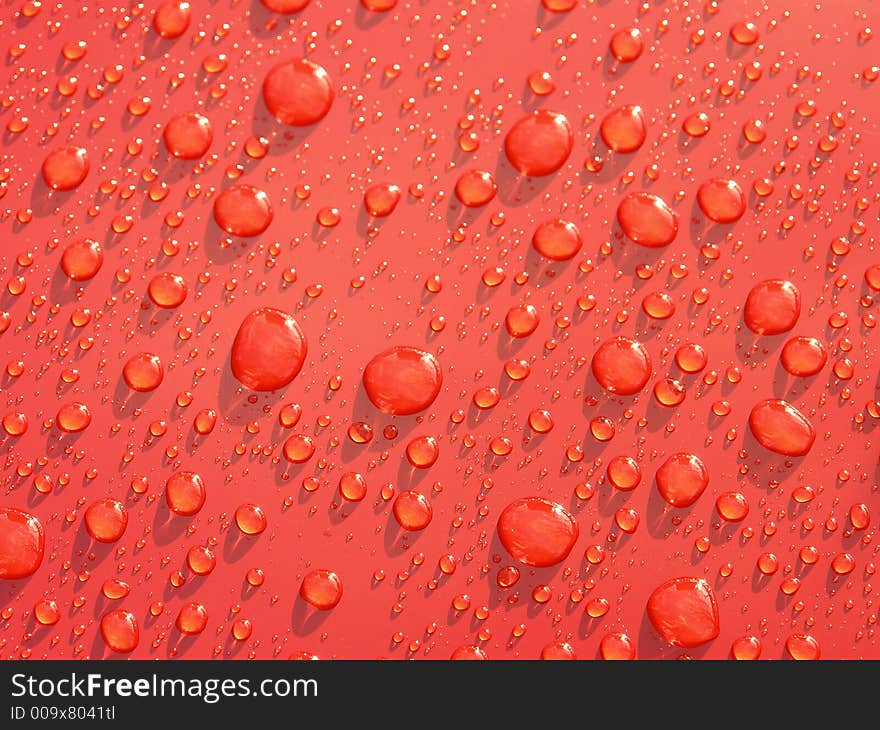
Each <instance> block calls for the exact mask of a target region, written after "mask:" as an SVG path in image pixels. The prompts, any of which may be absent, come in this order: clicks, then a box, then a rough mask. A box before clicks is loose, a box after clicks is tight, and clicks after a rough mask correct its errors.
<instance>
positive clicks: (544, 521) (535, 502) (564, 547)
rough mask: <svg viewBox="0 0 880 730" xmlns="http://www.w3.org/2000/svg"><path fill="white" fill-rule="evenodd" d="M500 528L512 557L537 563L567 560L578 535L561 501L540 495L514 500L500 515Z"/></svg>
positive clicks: (545, 563)
mask: <svg viewBox="0 0 880 730" xmlns="http://www.w3.org/2000/svg"><path fill="white" fill-rule="evenodd" d="M497 529H498V539H499V540H500V541H501V544H502V545H503V546H504V549H505V550H507V552H508V553H510V555H511V557H513V558H514V559H515V560H518V561H519V562H520V563H523V564H525V565H532V566H536V567H546V566H549V565H556V564H557V563H560V562H562V561H563V560H565V558H567V557H568V554H569V553H570V552H571V549H572V548H573V547H574V544H575V542H576V541H577V537H578V525H577V522H576V521H575V519H574V517H572V515H571V514H570V513H569V512H568V511H567V510H566V509H565V508H564V507H563V506H562V505H560V504H557V503H556V502H550V501H549V500H546V499H541V498H540V497H526V498H524V499H518V500H516V501H514V502H511V503H510V504H509V505H508V506H507V507H505V508H504V511H503V512H502V513H501V516H500V517H499V518H498V526H497Z"/></svg>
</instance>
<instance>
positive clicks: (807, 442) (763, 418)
mask: <svg viewBox="0 0 880 730" xmlns="http://www.w3.org/2000/svg"><path fill="white" fill-rule="evenodd" d="M749 429H750V430H751V432H752V435H753V436H754V437H755V439H757V441H758V443H759V444H761V446H763V447H764V448H766V449H769V450H770V451H775V452H776V453H777V454H784V455H785V456H803V455H804V454H806V453H807V452H808V451H809V450H810V449H811V448H812V446H813V441H814V440H815V438H816V432H815V431H814V430H813V426H812V424H811V423H810V422H809V421H808V420H807V417H806V416H804V414H803V413H801V412H800V411H799V410H798V409H797V408H795V407H794V406H793V405H791V404H790V403H787V402H786V401H784V400H777V399H768V400H764V401H761V402H760V403H758V404H757V405H756V406H755V407H754V408H752V411H751V413H750V414H749Z"/></svg>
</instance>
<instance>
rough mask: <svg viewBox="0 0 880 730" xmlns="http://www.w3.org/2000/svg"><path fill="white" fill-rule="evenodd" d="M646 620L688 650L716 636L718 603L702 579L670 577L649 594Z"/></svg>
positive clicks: (670, 641)
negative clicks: (670, 578)
mask: <svg viewBox="0 0 880 730" xmlns="http://www.w3.org/2000/svg"><path fill="white" fill-rule="evenodd" d="M647 612H648V619H649V620H650V621H651V624H652V625H653V626H654V628H655V629H656V630H657V633H659V634H660V635H661V636H662V637H663V638H664V639H666V641H668V642H669V643H670V644H672V645H674V646H680V647H682V648H685V649H689V648H692V647H695V646H700V645H701V644H705V643H707V642H709V641H712V640H713V639H714V638H715V637H717V636H718V632H719V630H720V627H719V624H718V604H717V603H716V601H715V594H714V593H713V592H712V589H711V588H710V587H709V584H708V583H707V582H706V581H705V580H703V579H702V578H673V579H672V580H669V581H667V582H666V583H663V584H662V585H661V586H659V587H658V588H657V589H655V590H654V592H653V593H652V594H651V597H650V598H649V599H648V605H647Z"/></svg>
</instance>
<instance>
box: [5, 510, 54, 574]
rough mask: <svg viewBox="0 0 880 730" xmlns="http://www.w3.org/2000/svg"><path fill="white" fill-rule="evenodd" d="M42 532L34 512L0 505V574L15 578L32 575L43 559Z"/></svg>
mask: <svg viewBox="0 0 880 730" xmlns="http://www.w3.org/2000/svg"><path fill="white" fill-rule="evenodd" d="M44 545H45V534H44V532H43V525H42V524H41V523H40V520H39V519H37V517H36V516H35V515H32V514H30V513H29V512H24V511H23V510H19V509H15V508H14V507H0V578H2V579H6V580H16V579H20V578H27V577H28V576H30V575H33V574H34V573H35V572H36V571H37V568H39V567H40V564H41V563H42V562H43V549H44Z"/></svg>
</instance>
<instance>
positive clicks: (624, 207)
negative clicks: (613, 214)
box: [617, 192, 678, 248]
mask: <svg viewBox="0 0 880 730" xmlns="http://www.w3.org/2000/svg"><path fill="white" fill-rule="evenodd" d="M617 222H618V223H619V224H620V228H621V230H623V232H624V234H625V235H626V237H627V238H629V239H630V240H631V241H633V242H634V243H637V244H639V245H640V246H647V247H649V248H659V247H662V246H668V245H669V244H670V243H672V241H673V240H674V239H675V236H676V235H677V234H678V216H677V215H676V214H675V212H673V210H672V208H670V207H669V206H668V205H667V204H666V202H665V201H664V200H663V199H662V198H660V197H659V196H657V195H654V194H653V193H644V192H639V193H629V194H627V195H626V196H625V197H624V198H623V200H621V201H620V205H618V207H617Z"/></svg>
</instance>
